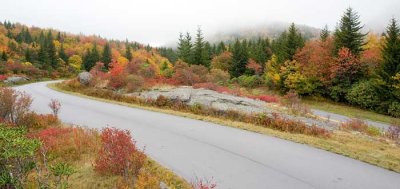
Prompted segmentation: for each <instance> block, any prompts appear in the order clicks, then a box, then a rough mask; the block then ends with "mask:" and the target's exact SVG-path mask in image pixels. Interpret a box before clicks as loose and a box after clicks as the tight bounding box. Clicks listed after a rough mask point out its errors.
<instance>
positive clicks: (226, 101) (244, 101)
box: [129, 86, 337, 129]
mask: <svg viewBox="0 0 400 189" xmlns="http://www.w3.org/2000/svg"><path fill="white" fill-rule="evenodd" d="M129 95H133V96H137V97H140V98H144V99H157V98H158V97H159V96H164V97H166V98H168V99H172V100H180V101H182V102H184V103H186V104H188V105H195V104H200V105H202V106H207V107H212V108H215V109H218V110H234V111H238V112H243V113H247V114H251V113H256V114H257V113H265V114H266V115H267V116H271V117H272V116H273V114H274V113H277V114H279V116H281V117H282V118H285V119H290V120H297V121H302V122H304V123H306V124H307V125H317V126H319V127H323V128H327V129H334V128H335V127H336V126H337V124H335V123H332V122H327V121H323V120H320V119H315V118H312V117H309V116H299V115H293V114H290V113H288V112H287V111H285V110H284V108H282V107H279V106H278V105H277V104H273V103H266V102H264V101H260V100H254V99H250V98H246V97H239V96H234V95H230V94H224V93H218V92H216V91H213V90H208V89H201V88H199V89H194V88H192V87H188V86H182V87H176V88H169V89H154V90H149V91H143V92H141V93H132V94H129Z"/></svg>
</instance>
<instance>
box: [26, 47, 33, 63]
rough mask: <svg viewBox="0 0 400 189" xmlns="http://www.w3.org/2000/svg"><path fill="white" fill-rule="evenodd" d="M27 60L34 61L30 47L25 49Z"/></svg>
mask: <svg viewBox="0 0 400 189" xmlns="http://www.w3.org/2000/svg"><path fill="white" fill-rule="evenodd" d="M25 61H27V62H31V63H32V62H33V57H32V53H31V50H30V49H29V47H28V48H26V50H25Z"/></svg>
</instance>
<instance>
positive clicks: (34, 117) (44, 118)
mask: <svg viewBox="0 0 400 189" xmlns="http://www.w3.org/2000/svg"><path fill="white" fill-rule="evenodd" d="M59 123H60V121H59V120H58V118H57V117H56V116H55V115H52V114H36V113H34V112H31V113H28V114H26V115H25V116H24V118H23V119H22V120H21V122H20V125H23V126H26V127H28V128H30V129H45V128H49V127H50V126H57V125H58V124H59Z"/></svg>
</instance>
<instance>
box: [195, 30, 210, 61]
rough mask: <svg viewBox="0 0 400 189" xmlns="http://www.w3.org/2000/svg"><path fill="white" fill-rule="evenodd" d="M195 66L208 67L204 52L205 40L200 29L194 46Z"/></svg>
mask: <svg viewBox="0 0 400 189" xmlns="http://www.w3.org/2000/svg"><path fill="white" fill-rule="evenodd" d="M192 60H193V64H197V65H203V66H207V65H206V59H205V51H204V38H203V34H202V32H201V29H200V27H199V28H198V29H197V34H196V41H195V43H194V46H193V59H192Z"/></svg>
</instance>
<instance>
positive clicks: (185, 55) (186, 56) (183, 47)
mask: <svg viewBox="0 0 400 189" xmlns="http://www.w3.org/2000/svg"><path fill="white" fill-rule="evenodd" d="M191 55H192V37H191V36H190V34H189V32H186V35H185V36H183V35H182V33H180V34H179V41H178V58H179V59H181V60H182V61H184V62H186V63H189V64H190V63H192V61H191Z"/></svg>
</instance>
